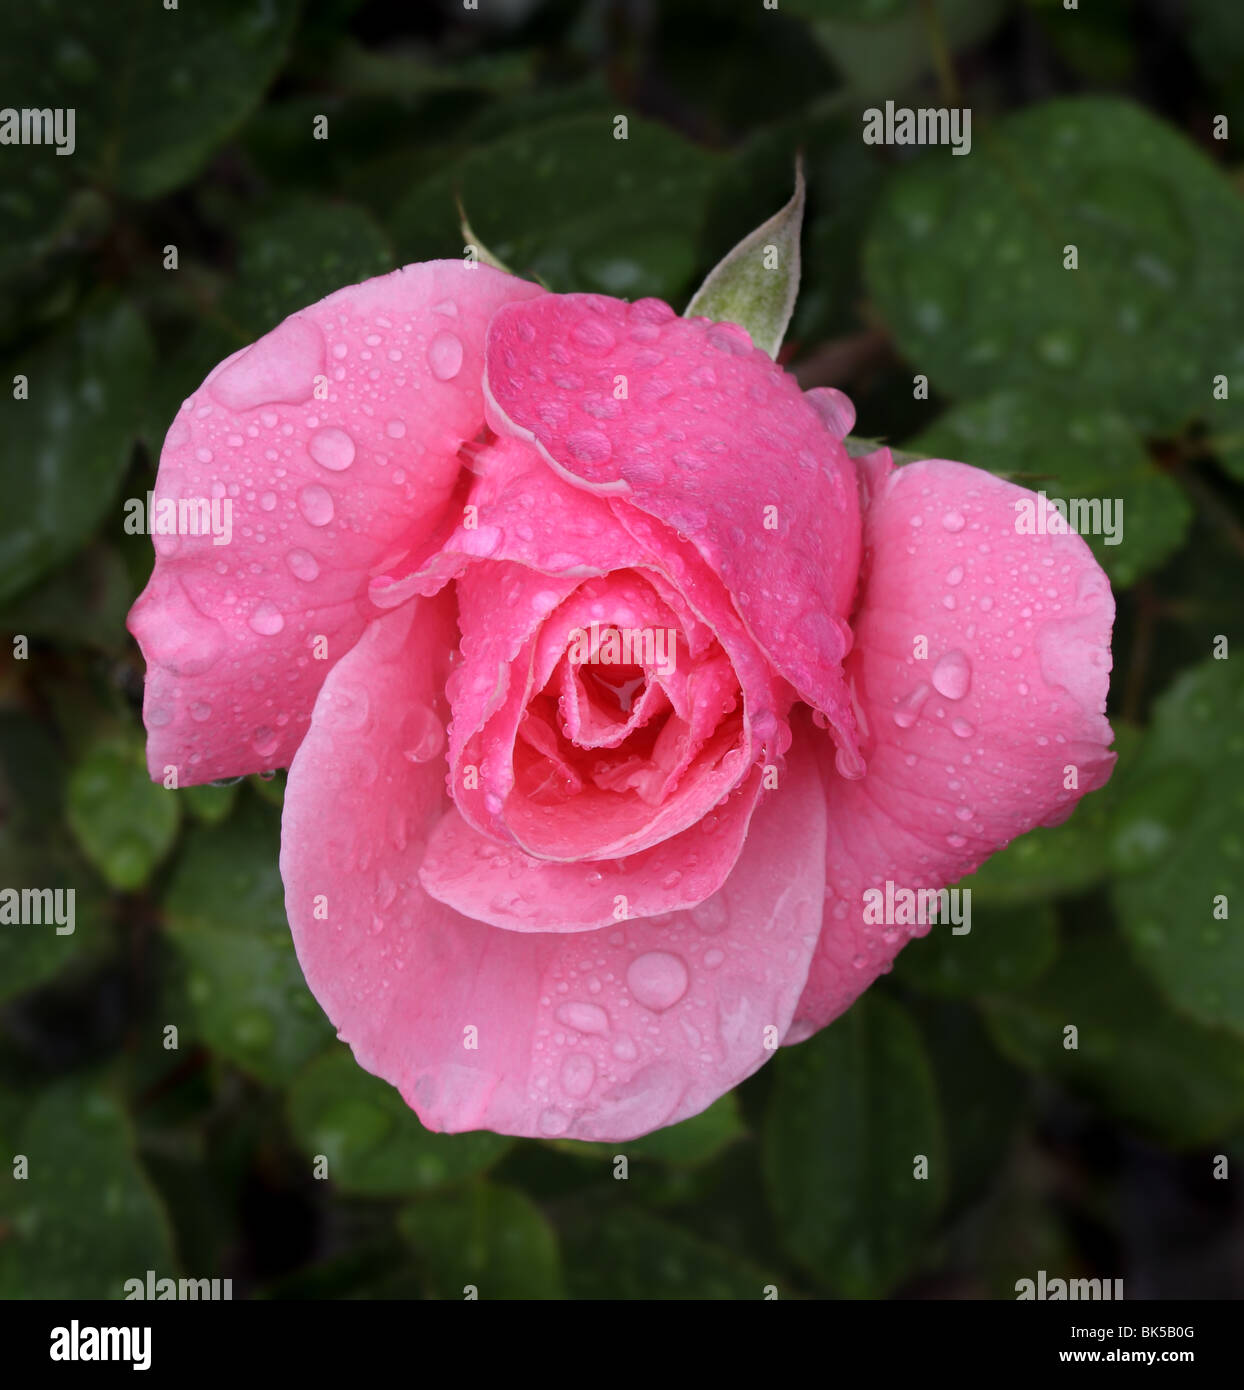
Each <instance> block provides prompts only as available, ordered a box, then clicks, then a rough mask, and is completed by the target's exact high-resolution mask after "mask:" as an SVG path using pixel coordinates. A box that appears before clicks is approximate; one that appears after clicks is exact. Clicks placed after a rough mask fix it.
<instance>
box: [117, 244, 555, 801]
mask: <svg viewBox="0 0 1244 1390" xmlns="http://www.w3.org/2000/svg"><path fill="white" fill-rule="evenodd" d="M540 293H542V291H541V290H540V288H539V287H538V286H536V285H531V284H527V283H526V282H524V281H522V280H516V279H514V278H513V277H512V276H508V275H502V274H500V273H498V272H495V271H493V270H490V269H488V268H487V267H476V268H474V269H472V270H470V271H468V270H467V269H466V268H465V267H464V266H463V265H462V264H461V263H459V262H456V261H433V262H429V263H427V264H424V265H412V266H407V267H405V268H404V269H402V270H398V271H394V272H393V273H392V274H391V275H385V276H381V277H379V278H377V279H374V280H368V281H366V282H365V283H364V284H361V285H354V286H351V287H349V288H347V289H343V290H339V291H337V292H336V293H335V294H332V295H329V296H328V298H326V299H323V300H321V301H320V302H319V303H318V304H314V305H312V306H311V307H310V308H307V309H304V310H302V311H300V312H299V313H297V314H294V315H293V316H292V317H290V318H288V319H286V320H285V321H284V322H283V323H281V324H279V325H278V326H277V327H276V328H275V329H273V330H272V332H271V333H269V334H268V335H267V336H266V337H264V338H261V339H260V340H259V341H258V342H257V343H255V344H254V345H253V346H252V347H249V348H247V349H245V350H243V351H242V352H240V353H236V354H234V356H232V357H230V358H228V359H227V360H226V361H224V362H222V363H221V364H220V365H219V366H218V367H217V368H216V369H215V370H214V371H213V372H212V373H211V374H210V375H209V376H208V378H207V379H206V381H205V382H204V383H203V385H202V387H201V388H200V389H199V390H198V391H197V392H196V393H195V394H194V395H193V396H191V397H190V399H189V400H188V401H187V402H186V403H185V405H184V406H183V407H182V410H181V412H180V413H179V414H178V416H177V418H176V420H175V421H174V422H173V424H172V426H171V428H170V429H169V432H168V436H167V438H166V440H165V443H164V449H163V452H162V454H161V456H160V472H159V476H158V478H157V480H156V486H155V499H156V505H157V507H158V506H159V504H160V503H161V502H162V501H163V500H164V499H174V500H176V499H190V498H206V499H210V498H212V497H213V496H217V497H219V498H220V499H221V500H222V501H223V500H228V501H229V502H230V503H231V507H232V538H231V540H230V542H229V544H227V545H215V544H213V540H212V537H211V536H210V535H204V536H188V535H180V536H166V537H161V536H156V537H155V541H156V551H157V557H156V564H155V570H154V572H153V574H152V576H151V580H150V582H149V584H148V585H147V588H146V589H145V590H144V592H143V594H142V595H141V596H140V598H139V599H138V601H137V602H136V603H135V605H134V607H133V609H132V610H131V613H130V618H129V626H130V630H131V631H132V632H133V634H134V635H135V637H137V639H138V642H139V645H140V646H141V647H142V650H143V655H144V657H145V658H146V661H147V668H148V672H147V688H146V695H145V701H144V719H145V722H146V724H147V729H148V746H147V759H148V766H149V768H150V770H151V775H152V776H153V777H154V778H156V779H157V780H159V779H161V778H162V777H163V770H164V768H165V767H166V766H168V765H175V766H176V767H177V769H178V780H179V783H180V784H181V785H183V786H185V785H188V784H191V783H196V782H205V781H208V780H210V779H212V778H217V777H227V776H239V775H241V774H244V773H248V772H255V771H259V770H262V769H264V768H270V767H280V766H284V765H286V764H287V763H288V762H289V760H290V758H291V757H292V756H293V753H294V750H295V749H296V748H297V747H298V744H299V742H300V740H301V738H302V735H303V733H304V731H305V729H306V727H307V721H308V719H309V718H310V713H311V706H312V703H313V701H314V699H315V694H316V691H317V690H318V689H319V688H320V684H321V682H322V681H323V679H324V677H325V675H326V674H327V672H328V671H329V669H330V668H331V667H332V665H333V663H334V662H335V661H337V660H338V659H339V658H340V657H341V656H342V655H343V654H344V653H345V652H346V651H348V650H349V649H350V647H352V646H353V645H354V643H355V641H356V640H357V639H358V636H359V634H360V633H361V632H362V630H363V628H364V626H365V624H366V623H367V621H368V620H369V619H370V618H371V617H372V616H374V614H375V609H374V607H373V606H372V605H371V604H370V603H369V602H368V600H367V596H366V591H367V584H368V579H369V575H370V573H371V572H373V571H374V568H375V566H377V565H378V564H381V563H384V562H386V559H387V558H388V557H392V556H393V555H394V554H395V553H401V552H405V551H408V550H411V549H415V550H418V549H419V547H420V546H421V545H422V544H424V543H425V542H426V541H427V539H428V538H429V536H430V535H431V534H432V532H433V529H434V527H435V526H436V524H437V522H438V520H439V518H440V514H441V513H442V511H443V509H444V508H445V505H446V503H447V501H448V499H449V498H450V496H451V493H452V490H453V487H454V482H455V479H456V478H457V476H458V472H459V461H458V457H457V454H458V450H459V448H460V447H461V445H462V444H463V442H464V441H466V440H470V439H472V438H474V436H475V435H476V434H477V433H478V432H479V431H480V429H481V428H482V427H483V423H484V415H483V400H482V396H481V393H480V376H481V370H482V356H483V352H482V349H483V337H484V329H485V326H486V324H487V322H488V320H489V318H490V316H491V315H492V313H493V311H494V309H496V307H497V306H498V305H500V304H502V303H505V302H506V301H508V300H512V299H525V298H529V297H531V296H532V295H538V294H540ZM317 381H318V382H319V384H320V387H321V388H322V389H321V394H322V392H323V391H325V390H326V391H327V399H317V398H316V384H317ZM317 639H323V640H322V641H319V640H317Z"/></svg>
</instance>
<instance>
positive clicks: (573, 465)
mask: <svg viewBox="0 0 1244 1390" xmlns="http://www.w3.org/2000/svg"><path fill="white" fill-rule="evenodd" d="M851 416H852V412H851V408H850V405H849V403H848V402H847V401H846V398H845V397H843V396H842V395H841V394H840V393H838V392H834V391H812V392H809V393H807V394H806V395H805V394H803V393H801V392H800V390H799V388H798V387H797V385H796V384H795V381H794V379H793V378H792V377H791V376H789V375H788V374H787V373H785V372H784V371H782V369H781V368H779V367H778V366H776V365H775V364H774V363H773V362H772V361H770V360H769V358H768V357H767V356H766V355H765V354H764V353H763V352H761V351H759V350H758V349H756V348H754V347H753V346H752V345H751V341H750V339H749V338H748V336H747V334H746V333H745V332H744V331H743V330H742V329H740V328H737V327H734V326H732V325H727V324H714V323H710V322H709V321H708V320H707V319H698V318H697V319H682V318H677V317H675V315H674V313H673V311H672V310H671V309H669V308H668V307H667V306H666V305H665V304H662V303H659V302H657V301H654V300H645V301H641V302H639V303H636V304H626V303H623V302H621V301H619V300H614V299H608V298H604V297H601V296H596V295H554V294H549V293H546V292H544V291H543V290H541V289H540V288H539V287H538V286H536V285H532V284H528V283H525V282H524V281H522V280H518V279H515V278H513V277H510V276H506V275H503V274H501V273H498V272H496V271H493V270H491V269H488V268H486V267H484V266H477V267H466V266H463V265H461V264H458V263H456V262H433V263H429V264H425V265H412V266H408V267H406V268H405V269H403V270H400V271H397V272H395V273H394V274H392V275H388V276H384V277H382V278H379V279H375V280H370V281H368V282H367V283H365V284H362V285H356V286H353V287H351V288H348V289H343V290H340V291H339V292H338V293H336V294H333V295H330V296H329V297H328V298H327V299H325V300H322V301H321V302H320V303H319V304H315V305H313V306H312V307H310V308H309V309H306V310H303V311H302V312H301V313H298V314H295V315H293V316H292V317H291V318H289V319H286V320H285V322H284V323H282V324H281V325H280V326H279V327H278V328H276V329H274V330H273V331H272V332H271V333H269V334H268V335H267V336H266V337H265V338H263V339H261V340H260V341H259V342H258V343H256V344H255V345H254V346H253V347H251V348H248V349H246V350H245V351H243V352H240V353H238V354H235V355H234V356H233V357H231V358H229V359H228V360H227V361H225V362H223V363H222V364H221V365H220V366H219V367H217V368H216V369H215V371H213V372H212V373H211V375H210V376H209V377H208V378H207V380H206V381H205V382H204V384H203V386H202V388H201V389H200V390H199V391H198V392H197V393H196V394H195V395H194V396H192V397H191V398H190V400H188V401H187V402H186V403H185V406H184V407H183V409H182V411H181V413H180V414H179V415H178V417H177V419H176V421H175V422H174V424H173V426H172V428H171V429H170V430H169V433H168V438H167V440H166V442H165V445H164V451H163V454H162V455H161V459H160V472H159V478H158V480H157V484H156V500H157V505H158V503H159V500H160V499H161V498H165V497H167V498H174V499H185V498H199V497H203V498H212V497H213V496H215V497H218V498H221V499H224V498H228V499H229V500H230V501H231V503H232V512H233V515H232V539H231V542H230V544H228V545H227V546H224V545H222V546H217V545H215V544H213V540H212V537H211V536H210V535H209V536H177V537H157V545H156V550H157V559H156V566H155V572H154V574H153V575H152V578H151V582H150V584H149V585H148V586H147V589H146V591H145V592H144V594H143V595H142V597H141V598H140V599H139V600H138V602H137V603H136V604H135V606H134V610H133V612H132V614H131V618H130V625H131V629H132V631H133V632H134V635H135V636H136V637H137V638H138V640H139V642H140V643H141V645H142V649H143V653H144V655H145V657H146V660H147V663H148V676H147V691H146V702H145V709H144V717H145V720H146V724H147V728H148V730H149V741H148V756H149V762H150V767H151V771H152V775H153V776H155V777H157V778H162V777H163V775H164V769H165V767H166V766H168V765H169V764H173V765H175V766H176V767H177V769H178V773H179V780H180V783H181V784H182V785H185V784H188V783H192V782H203V781H207V780H210V779H214V778H220V777H227V776H236V775H239V774H243V773H249V772H254V771H258V770H260V769H264V768H269V767H275V766H281V765H286V764H288V765H289V767H290V774H289V784H288V789H287V793H286V799H285V814H284V822H283V826H282V849H281V872H282V875H283V877H284V880H285V885H286V906H287V910H288V914H289V920H290V924H291V927H292V929H293V934H294V941H295V944H296V946H297V950H298V957H299V960H300V962H301V964H302V968H303V971H304V972H305V974H306V978H307V981H308V983H309V984H310V986H311V988H312V990H313V991H314V992H315V995H316V997H317V998H318V999H319V1001H320V1003H321V1004H322V1005H323V1007H324V1009H325V1011H326V1012H327V1013H328V1015H329V1017H330V1018H331V1019H332V1021H333V1023H334V1024H335V1025H336V1027H337V1028H338V1030H339V1032H340V1035H341V1037H342V1038H343V1039H344V1040H345V1041H346V1042H348V1043H349V1044H350V1046H351V1047H352V1048H353V1050H354V1053H355V1056H356V1057H357V1059H358V1061H359V1062H360V1063H361V1065H362V1066H364V1067H366V1068H367V1069H368V1070H369V1071H372V1072H375V1073H377V1074H378V1075H380V1076H383V1077H385V1078H386V1079H387V1080H388V1081H390V1082H392V1084H393V1085H395V1086H397V1087H398V1088H399V1090H400V1091H401V1093H402V1095H403V1096H404V1097H405V1098H406V1100H407V1102H408V1103H409V1104H410V1105H411V1106H412V1107H413V1108H414V1109H415V1110H416V1111H418V1113H419V1116H420V1118H421V1119H422V1120H423V1122H424V1123H425V1124H427V1125H428V1126H430V1127H431V1128H433V1129H442V1130H465V1129H477V1128H486V1129H493V1130H498V1131H500V1132H503V1133H507V1134H528V1135H568V1136H572V1137H576V1138H583V1139H606V1140H621V1139H627V1138H630V1137H633V1136H636V1135H639V1134H643V1133H645V1132H646V1131H648V1130H651V1129H654V1128H656V1127H658V1126H661V1125H667V1124H672V1123H674V1122H676V1121H678V1120H682V1119H685V1118H686V1117H687V1116H690V1115H694V1114H695V1113H696V1112H697V1111H699V1110H702V1109H703V1108H704V1107H705V1106H707V1105H708V1104H709V1103H710V1102H712V1101H713V1100H714V1099H716V1098H717V1097H718V1096H720V1095H721V1094H722V1093H723V1092H725V1091H727V1090H729V1089H730V1088H731V1087H732V1086H734V1085H736V1084H737V1083H738V1082H739V1081H741V1080H742V1079H743V1078H744V1077H746V1076H748V1075H749V1074H750V1073H751V1072H753V1071H755V1070H756V1068H758V1067H759V1066H760V1065H761V1063H762V1062H764V1061H765V1060H766V1058H768V1057H769V1056H771V1055H772V1052H773V1050H774V1048H775V1047H776V1045H777V1044H778V1043H779V1042H787V1043H790V1042H798V1041H800V1040H801V1039H803V1038H806V1037H807V1036H808V1035H809V1034H811V1033H812V1032H814V1031H815V1030H817V1029H819V1028H821V1027H823V1026H824V1025H825V1024H826V1023H828V1022H829V1021H830V1020H831V1019H833V1018H835V1017H836V1016H837V1015H838V1014H840V1013H842V1011H843V1010H844V1009H846V1008H847V1006H848V1005H849V1004H850V1003H851V1002H852V1000H854V999H855V998H856V997H857V996H858V995H859V994H860V993H861V991H862V990H864V989H865V988H866V987H867V986H868V984H869V983H871V982H872V981H873V980H874V979H875V978H876V977H877V976H878V975H879V974H881V973H882V972H884V971H886V970H888V969H889V967H890V964H891V962H892V960H893V958H894V956H895V955H896V953H897V952H898V950H899V949H900V947H901V945H903V944H904V943H905V942H906V940H908V939H909V937H910V936H911V935H915V934H922V933H923V932H924V931H926V930H928V927H927V924H926V925H923V926H920V925H917V926H914V927H912V926H904V927H902V928H900V929H895V928H894V927H893V926H892V925H891V926H886V925H875V924H873V923H872V922H871V921H866V920H865V913H864V911H863V901H864V893H865V892H866V890H869V889H873V888H876V887H883V886H884V885H885V884H886V883H887V882H891V883H893V884H895V885H896V886H897V887H899V888H921V887H933V888H936V887H940V886H943V885H946V884H950V883H954V882H955V881H957V880H958V879H959V878H961V877H962V876H963V875H964V874H966V873H968V872H970V871H971V870H972V869H973V868H974V867H975V866H976V865H978V864H979V863H980V862H981V861H982V860H983V859H984V858H985V857H986V856H988V855H989V854H991V853H992V852H994V851H995V850H997V849H998V848H999V847H1001V846H1003V845H1005V844H1006V843H1007V842H1008V841H1009V840H1011V839H1012V838H1013V837H1014V836H1016V835H1018V834H1020V833H1022V832H1023V831H1025V830H1028V829H1029V828H1031V827H1032V826H1035V825H1041V824H1051V823H1054V822H1057V821H1059V820H1061V819H1063V818H1065V817H1066V816H1067V815H1068V814H1069V812H1070V811H1071V810H1072V808H1073V807H1074V805H1075V803H1076V801H1077V800H1078V798H1079V797H1080V796H1081V795H1082V794H1083V793H1084V792H1085V791H1088V790H1091V789H1093V788H1096V787H1098V786H1100V785H1101V784H1102V783H1103V782H1104V781H1105V780H1106V778H1107V777H1108V776H1109V772H1110V768H1111V765H1112V763H1113V755H1112V754H1111V753H1109V752H1108V751H1107V749H1108V745H1109V743H1110V741H1111V737H1112V735H1111V730H1110V726H1109V724H1108V723H1107V721H1106V719H1105V717H1104V714H1103V710H1104V704H1105V694H1106V687H1107V678H1108V673H1109V670H1110V653H1109V640H1110V629H1111V623H1112V620H1113V614H1114V604H1113V600H1112V597H1111V594H1110V589H1109V586H1108V584H1107V581H1106V578H1105V576H1104V575H1103V574H1102V572H1101V570H1100V569H1099V568H1098V566H1097V565H1096V563H1095V562H1094V560H1093V558H1092V556H1091V554H1090V552H1089V550H1088V547H1087V546H1086V545H1085V544H1084V543H1083V542H1082V541H1081V540H1080V538H1079V537H1078V536H1076V535H1074V534H1062V535H1056V534H1043V535H1030V534H1021V533H1020V531H1019V530H1017V524H1016V517H1017V513H1016V506H1015V504H1016V502H1017V501H1019V500H1021V499H1026V498H1031V496H1032V495H1031V494H1029V493H1026V492H1024V491H1023V490H1022V489H1020V488H1017V487H1015V486H1013V485H1012V484H1010V483H1008V482H1005V481H1003V480H1001V479H999V478H997V477H994V476H993V475H991V474H989V473H985V472H981V471H978V470H976V469H973V468H969V467H966V466H965V465H963V464H959V463H949V462H945V461H943V460H929V461H926V462H922V463H916V464H911V465H909V466H907V467H903V468H897V469H895V468H893V466H892V464H891V461H890V457H889V454H888V452H887V451H885V450H881V451H879V452H878V453H876V454H873V455H871V456H869V457H868V458H867V459H864V460H853V459H851V458H849V457H848V455H847V452H846V449H845V447H844V445H843V443H842V437H843V436H844V435H845V433H846V431H847V430H848V429H849V428H850V425H851V423H852V419H851ZM941 929H942V930H945V929H946V928H945V927H943V928H941Z"/></svg>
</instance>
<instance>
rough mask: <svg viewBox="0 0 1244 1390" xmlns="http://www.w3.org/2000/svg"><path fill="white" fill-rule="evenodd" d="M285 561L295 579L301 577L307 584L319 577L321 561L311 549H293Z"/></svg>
mask: <svg viewBox="0 0 1244 1390" xmlns="http://www.w3.org/2000/svg"><path fill="white" fill-rule="evenodd" d="M285 563H286V564H287V565H288V566H289V568H290V572H291V573H292V574H293V576H294V578H295V579H301V580H303V581H304V582H305V583H307V584H309V583H310V582H311V581H312V580H313V579H316V578H318V577H319V573H320V566H319V562H318V561H317V560H316V558H315V556H314V555H312V554H311V552H310V551H309V550H291V551H290V552H289V554H288V555H286V557H285Z"/></svg>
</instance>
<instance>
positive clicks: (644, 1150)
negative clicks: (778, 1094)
mask: <svg viewBox="0 0 1244 1390" xmlns="http://www.w3.org/2000/svg"><path fill="white" fill-rule="evenodd" d="M744 1133H745V1130H744V1127H743V1121H742V1118H741V1116H740V1115H739V1103H738V1100H737V1098H736V1097H735V1094H734V1092H733V1091H728V1092H727V1093H726V1094H725V1095H724V1096H721V1097H720V1098H719V1099H718V1100H715V1101H714V1102H713V1103H712V1105H710V1106H709V1107H708V1109H707V1110H701V1111H700V1113H699V1114H698V1115H693V1116H692V1117H691V1118H690V1119H689V1120H683V1121H682V1122H681V1123H680V1124H676V1125H667V1126H666V1127H665V1128H664V1129H658V1130H654V1131H653V1133H651V1134H645V1135H644V1136H643V1137H642V1138H640V1139H628V1140H626V1141H625V1142H620V1143H616V1144H595V1143H583V1142H581V1141H580V1140H577V1139H559V1140H555V1141H553V1142H554V1144H555V1147H557V1148H559V1149H561V1150H563V1151H564V1152H566V1153H573V1154H579V1155H581V1156H582V1157H585V1158H590V1159H592V1160H593V1161H595V1162H602V1163H611V1162H612V1160H613V1157H614V1155H615V1154H625V1155H626V1157H627V1158H628V1159H630V1158H656V1159H660V1160H662V1161H663V1162H665V1163H674V1164H685V1165H687V1166H689V1167H694V1166H696V1165H697V1164H701V1163H706V1162H707V1161H708V1160H709V1159H710V1158H715V1157H716V1156H717V1155H718V1154H719V1153H720V1152H721V1151H722V1149H724V1148H725V1147H726V1146H727V1145H728V1144H732V1143H734V1141H735V1140H736V1139H740V1138H742V1136H743V1134H744Z"/></svg>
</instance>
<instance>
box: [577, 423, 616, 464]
mask: <svg viewBox="0 0 1244 1390" xmlns="http://www.w3.org/2000/svg"><path fill="white" fill-rule="evenodd" d="M566 447H567V448H568V449H569V450H570V454H571V457H572V458H574V459H575V460H576V461H577V462H578V463H604V462H605V460H606V459H607V458H609V457H610V455H611V454H612V453H613V445H612V444H610V442H609V441H608V439H606V438H605V436H604V435H603V434H601V432H600V431H599V430H572V431H571V432H570V433H569V434H568V435H567V436H566Z"/></svg>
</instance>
